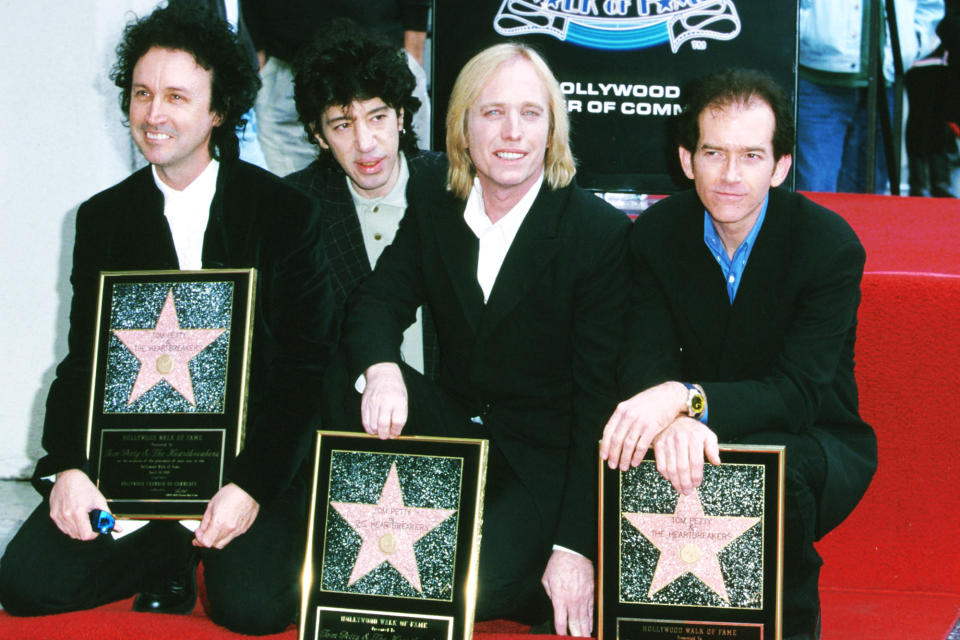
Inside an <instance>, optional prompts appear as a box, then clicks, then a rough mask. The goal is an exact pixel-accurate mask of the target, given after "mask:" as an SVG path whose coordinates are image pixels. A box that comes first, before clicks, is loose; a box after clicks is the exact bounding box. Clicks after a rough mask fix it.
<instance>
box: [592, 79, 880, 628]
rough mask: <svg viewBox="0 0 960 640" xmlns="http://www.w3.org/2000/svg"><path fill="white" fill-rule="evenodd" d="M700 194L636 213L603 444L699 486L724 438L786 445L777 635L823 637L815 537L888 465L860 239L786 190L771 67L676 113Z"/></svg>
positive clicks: (704, 89) (613, 461)
mask: <svg viewBox="0 0 960 640" xmlns="http://www.w3.org/2000/svg"><path fill="white" fill-rule="evenodd" d="M680 135H681V139H680V146H679V149H678V152H679V157H680V164H681V166H682V167H683V171H684V173H685V174H686V175H687V177H688V178H691V179H692V180H693V182H694V189H693V191H687V192H684V193H680V194H678V195H675V196H672V197H670V198H668V199H666V200H664V201H662V202H661V203H658V204H657V205H655V206H653V207H651V208H650V209H649V210H647V211H646V212H644V213H643V214H642V215H641V216H640V218H639V219H638V220H637V222H636V224H635V226H634V229H633V231H632V232H631V238H630V252H631V258H632V271H633V275H634V279H635V283H634V292H633V295H634V302H633V305H632V317H631V323H630V326H631V329H632V330H631V332H630V338H629V349H628V352H627V358H626V362H625V367H624V372H623V382H622V386H623V388H624V389H626V390H627V391H633V392H639V393H636V395H634V396H633V397H631V398H630V399H628V400H625V401H624V402H621V403H620V404H619V405H618V407H617V410H616V411H615V412H614V414H613V415H612V416H611V418H610V420H609V422H608V423H607V425H606V427H605V430H604V434H603V441H602V443H601V447H600V451H601V455H602V456H603V457H605V458H606V459H607V460H608V462H609V464H610V466H611V467H616V466H619V467H620V469H622V470H626V469H628V468H629V467H630V465H634V466H635V465H637V464H639V463H640V461H641V460H642V458H643V456H644V454H645V453H646V451H647V449H648V447H651V446H652V447H653V449H654V453H655V456H656V461H657V469H658V470H659V471H660V473H661V474H662V475H663V476H664V477H666V478H667V479H668V480H669V481H670V482H671V483H672V485H673V486H674V488H675V489H676V490H677V491H679V492H681V493H684V494H691V493H693V492H694V491H695V490H696V488H697V487H698V486H699V485H700V482H701V480H702V479H703V465H704V458H705V457H706V459H707V460H709V461H710V462H712V463H715V464H716V463H719V453H718V440H720V441H722V442H725V443H727V442H744V443H750V444H775V445H784V446H785V447H786V482H785V498H786V507H785V527H784V530H785V536H784V554H783V556H784V573H783V585H784V590H783V634H784V637H785V638H791V639H792V638H796V639H798V640H799V639H809V638H815V637H818V636H819V594H818V591H817V583H818V578H819V575H820V565H821V560H820V556H819V555H817V551H816V549H815V548H814V546H813V542H814V540H817V539H819V538H820V537H822V536H823V535H824V534H826V533H827V532H828V531H830V529H832V528H833V527H835V526H836V525H837V524H839V523H840V522H841V521H842V520H843V518H845V517H846V516H847V514H848V513H849V512H850V511H851V510H852V509H853V507H854V506H855V505H856V504H857V502H858V501H859V500H860V497H861V496H862V495H863V493H864V491H865V490H866V488H867V484H868V483H869V482H870V478H871V477H872V475H873V472H874V470H875V469H876V464H877V448H876V447H877V441H876V436H875V435H874V433H873V430H872V429H871V428H870V426H869V425H867V424H866V423H864V422H863V420H862V419H861V418H860V415H859V412H858V409H857V386H856V380H855V379H854V375H853V351H854V343H855V340H856V325H857V305H858V304H859V302H860V277H861V275H862V272H863V264H864V259H865V255H864V251H863V247H862V246H861V244H860V241H859V240H858V239H857V237H856V235H855V234H854V233H853V230H851V229H850V227H849V225H847V223H846V222H845V221H844V220H843V219H841V218H840V217H839V216H837V215H836V214H834V213H832V212H830V211H827V210H826V209H824V208H822V207H820V206H818V205H816V204H814V203H812V202H810V201H809V200H807V199H806V198H804V197H803V196H800V195H797V194H794V193H789V192H787V191H783V190H780V189H777V188H776V187H778V186H779V185H780V184H781V183H783V181H784V179H785V178H786V177H787V173H788V171H789V169H790V162H791V155H790V153H791V150H792V148H793V137H794V129H793V119H792V115H791V111H790V108H789V106H788V103H787V101H786V98H785V97H784V95H783V93H782V91H781V90H780V89H779V88H778V87H777V86H776V84H775V83H774V82H773V81H772V80H770V78H768V77H767V76H764V75H762V74H759V73H756V72H751V71H742V70H735V71H726V72H722V73H718V74H716V75H713V76H710V77H708V78H706V79H705V80H704V81H703V82H702V84H701V85H700V87H699V88H698V89H697V90H696V91H695V92H694V93H693V97H692V98H691V99H690V103H689V105H688V106H687V108H686V109H685V110H684V113H683V116H682V119H681V122H680Z"/></svg>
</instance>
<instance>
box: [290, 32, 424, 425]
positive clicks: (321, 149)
mask: <svg viewBox="0 0 960 640" xmlns="http://www.w3.org/2000/svg"><path fill="white" fill-rule="evenodd" d="M415 83H416V80H415V79H414V77H413V74H412V73H411V72H410V69H409V68H408V66H407V61H406V57H405V55H404V54H403V53H402V52H401V51H399V50H397V48H396V47H395V46H394V45H393V44H392V43H390V42H389V41H387V40H385V39H384V38H382V37H381V36H378V35H375V34H374V33H373V32H369V31H366V30H362V29H360V28H358V27H357V26H356V25H354V24H353V23H352V22H351V21H349V20H335V21H334V22H333V23H332V24H331V25H330V26H329V27H328V28H327V29H325V30H323V31H321V32H320V33H319V34H318V35H317V38H316V40H315V41H314V44H313V45H312V46H310V47H308V48H307V49H305V50H304V51H303V52H302V55H301V57H300V60H299V62H298V64H297V75H296V77H295V79H294V97H295V99H296V106H297V112H298V114H299V117H300V120H301V122H303V123H304V129H305V130H306V132H307V137H308V139H309V140H310V141H311V142H312V143H313V144H314V145H316V148H317V159H316V160H314V161H313V163H312V164H310V166H308V167H307V168H306V169H303V170H302V171H298V172H296V173H292V174H290V175H289V176H287V179H288V180H289V181H291V182H293V183H294V184H296V185H297V186H299V187H301V188H303V189H304V190H306V191H307V192H308V193H309V194H310V195H312V196H313V197H314V198H316V199H317V201H318V204H319V211H320V215H321V217H322V218H323V222H324V227H325V231H326V253H327V257H328V258H329V260H330V270H331V275H332V277H333V284H334V293H335V295H336V299H337V307H338V309H339V310H340V311H341V312H342V311H343V308H344V305H345V304H346V300H347V298H348V297H349V296H350V294H351V293H352V292H353V291H354V289H356V287H357V286H358V285H359V284H360V283H361V282H363V281H364V280H365V279H366V278H367V277H368V276H369V275H370V273H371V272H372V270H373V267H374V266H375V265H376V262H377V259H378V258H379V257H380V254H381V253H382V252H383V250H384V249H385V248H386V247H387V246H388V245H389V244H390V243H391V242H392V241H393V238H394V235H395V234H396V232H397V227H398V226H399V224H400V219H401V218H402V217H403V214H404V212H405V211H406V208H407V199H408V194H409V193H410V192H411V191H412V190H415V189H417V188H419V187H422V185H421V184H419V183H420V182H421V180H423V179H424V177H425V176H426V175H427V174H429V173H430V172H431V171H430V169H431V168H434V167H438V166H440V165H441V164H442V158H441V157H440V154H438V153H433V152H430V151H421V150H420V149H418V147H417V135H416V133H414V131H413V127H412V126H411V122H412V121H413V117H414V115H415V114H416V112H417V110H418V108H419V106H420V101H419V100H418V99H417V98H415V97H413V96H412V95H411V94H412V91H413V87H414V85H415ZM433 173H436V171H433ZM421 318H422V319H421ZM401 349H402V353H403V359H404V362H406V363H407V364H408V365H410V366H412V367H413V368H414V369H416V370H417V371H420V372H421V373H425V374H426V375H427V376H428V377H430V378H434V377H436V372H437V358H438V354H437V345H436V334H435V333H434V331H433V330H432V324H431V322H430V317H429V314H427V315H426V317H423V316H422V315H420V314H418V319H417V321H416V322H414V323H413V325H411V326H410V327H409V328H407V330H406V331H405V332H404V340H403V344H402V347H401ZM331 374H334V375H335V372H333V371H331ZM330 386H331V384H330V383H328V384H327V388H330ZM340 386H342V385H340ZM326 417H328V418H329V417H331V416H326Z"/></svg>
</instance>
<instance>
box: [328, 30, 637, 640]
mask: <svg viewBox="0 0 960 640" xmlns="http://www.w3.org/2000/svg"><path fill="white" fill-rule="evenodd" d="M447 154H448V157H449V169H448V170H447V172H446V176H445V178H446V179H443V178H444V176H443V175H442V174H441V177H440V179H437V180H431V181H428V182H426V183H425V184H426V186H425V188H422V189H417V190H415V191H413V192H411V193H410V194H409V198H410V207H409V209H408V211H407V215H406V217H405V218H404V220H403V222H402V223H401V225H400V229H399V231H398V232H397V237H396V240H395V241H394V243H393V244H392V245H391V246H390V247H388V248H387V250H386V251H384V253H383V256H382V257H381V259H380V261H379V262H378V263H377V267H376V269H375V270H374V273H373V275H372V276H371V277H370V279H369V280H367V281H366V282H365V283H364V284H362V285H361V286H360V288H359V289H358V291H357V294H356V296H355V298H354V299H353V300H352V301H351V305H350V308H349V309H348V314H347V319H346V323H345V325H344V344H345V347H346V351H347V356H348V360H349V364H350V369H351V372H352V373H353V374H354V375H358V374H361V373H364V374H365V379H366V388H365V390H364V392H363V396H362V399H361V411H360V415H359V416H356V418H358V419H359V421H360V422H361V423H362V426H363V428H364V429H365V430H366V431H367V432H368V433H371V434H377V435H379V436H380V437H382V438H391V437H396V436H398V435H400V434H401V433H404V434H410V433H413V434H429V435H446V436H459V437H476V438H487V439H489V440H490V443H491V448H490V460H489V464H488V470H487V484H486V494H485V501H484V513H483V545H482V547H481V556H480V570H479V588H478V592H477V616H478V618H479V619H484V618H500V617H510V618H516V619H526V620H527V621H529V622H538V623H539V622H543V621H546V620H547V619H548V618H551V617H552V621H553V625H554V627H555V629H556V631H557V633H560V634H567V633H569V634H572V635H582V636H589V635H590V632H591V630H592V624H593V605H594V602H593V595H594V569H593V563H592V561H591V560H590V558H591V557H593V556H594V555H595V552H596V529H597V527H596V512H597V509H596V483H595V482H594V481H593V480H592V479H594V478H596V442H597V440H598V438H599V436H600V430H601V427H602V425H603V421H604V420H605V418H606V416H607V415H609V412H610V411H612V410H613V406H614V404H615V400H614V398H615V394H616V385H615V377H614V371H615V365H616V360H617V353H618V349H619V348H620V346H621V340H622V336H623V314H624V312H625V309H626V296H627V281H626V269H625V263H624V260H625V251H624V241H625V238H626V233H627V231H628V229H629V222H628V220H627V218H626V217H625V216H623V214H621V213H620V212H618V211H617V210H615V209H613V208H612V207H610V206H608V205H606V204H605V203H603V202H602V201H601V200H599V199H598V198H596V197H594V196H593V195H591V194H589V193H587V192H585V191H583V190H582V189H580V188H578V187H577V186H576V185H575V184H573V176H574V172H575V168H574V162H573V156H572V154H571V152H570V147H569V125H568V121H567V115H566V107H565V105H564V102H563V95H562V93H561V92H560V88H559V86H558V84H557V81H556V79H555V78H554V76H553V74H552V73H551V71H550V69H549V68H548V67H547V65H546V63H545V62H544V61H543V59H542V58H541V57H540V56H539V55H537V54H536V53H535V52H534V51H532V50H530V49H528V48H526V47H524V46H522V45H517V44H502V45H497V46H495V47H491V48H490V49H487V50H485V51H482V52H481V53H479V54H477V55H476V56H475V57H474V58H472V59H471V60H470V61H469V62H467V64H466V65H465V66H464V68H463V69H462V70H461V72H460V75H459V77H458V78H457V81H456V83H455V85H454V89H453V93H452V95H451V100H450V106H449V109H448V113H447ZM419 305H425V306H426V308H428V309H429V310H430V311H431V312H432V313H433V318H434V320H435V322H436V326H437V335H438V337H439V343H440V355H441V358H440V363H441V366H440V374H439V378H438V382H437V384H430V383H428V382H427V381H426V380H424V379H423V377H421V376H418V375H415V374H413V373H411V372H410V371H409V370H408V369H401V368H400V367H399V366H398V365H399V363H400V357H399V350H398V346H399V343H400V332H401V331H402V329H403V327H405V326H406V324H407V323H409V321H410V319H411V318H412V317H413V313H414V310H415V309H416V308H417V307H418V306H419ZM551 605H552V606H551ZM551 610H552V616H551Z"/></svg>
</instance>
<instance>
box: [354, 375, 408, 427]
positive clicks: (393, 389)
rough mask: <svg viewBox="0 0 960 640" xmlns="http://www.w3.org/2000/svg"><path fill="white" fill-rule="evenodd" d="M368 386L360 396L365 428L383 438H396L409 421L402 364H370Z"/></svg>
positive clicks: (361, 418)
mask: <svg viewBox="0 0 960 640" xmlns="http://www.w3.org/2000/svg"><path fill="white" fill-rule="evenodd" d="M365 375H366V377H367V387H366V388H365V389H364V390H363V398H361V399H360V420H361V421H362V422H363V429H364V431H366V432H367V433H369V434H370V435H375V436H379V437H380V439H381V440H387V439H388V438H396V437H397V436H399V435H400V432H401V431H403V426H404V425H405V424H406V423H407V387H406V386H405V385H404V384H403V374H402V373H400V367H398V366H397V365H396V364H395V363H393V362H380V363H378V364H373V365H370V367H368V368H367V371H366V373H365Z"/></svg>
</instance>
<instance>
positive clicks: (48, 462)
mask: <svg viewBox="0 0 960 640" xmlns="http://www.w3.org/2000/svg"><path fill="white" fill-rule="evenodd" d="M203 266H204V268H247V267H255V268H256V269H257V289H256V307H255V321H254V330H253V350H252V357H251V364H250V367H251V368H250V386H249V396H248V407H247V421H246V439H245V444H244V448H243V451H242V452H241V454H240V456H239V457H238V458H237V459H236V461H235V463H234V464H233V465H232V467H231V468H230V469H228V472H227V481H229V482H235V483H236V484H237V485H239V486H240V487H242V488H243V489H244V490H245V491H246V492H247V493H249V494H250V495H251V496H252V497H253V498H254V499H255V500H257V501H258V502H259V503H261V504H264V503H267V502H269V501H270V500H271V499H273V498H274V497H276V496H277V495H278V494H279V493H280V492H282V491H283V490H284V489H285V488H286V487H287V486H288V485H289V483H290V481H291V479H292V478H293V476H294V474H295V473H296V472H297V470H298V468H299V467H300V464H301V462H302V461H303V460H304V459H305V456H306V453H307V451H308V450H309V448H310V446H311V443H312V433H313V431H312V430H313V429H314V428H315V423H314V420H315V418H316V413H317V407H316V402H317V397H318V394H317V390H318V389H319V386H320V378H321V376H322V374H323V371H324V369H325V366H326V363H327V360H328V358H329V356H330V352H331V350H332V349H333V347H334V345H335V344H336V339H337V334H336V331H337V326H336V322H335V318H336V314H335V308H336V303H335V301H334V296H333V289H332V286H331V283H330V277H329V267H328V263H327V260H326V257H325V255H324V247H323V241H322V238H321V221H320V218H319V217H318V215H317V213H316V211H315V209H314V204H313V202H312V201H311V200H310V198H308V197H307V196H306V195H304V194H303V193H302V192H300V191H299V190H297V189H295V188H293V187H291V186H290V185H288V184H286V183H284V182H283V181H282V180H280V179H279V178H277V177H276V176H274V175H273V174H271V173H268V172H266V171H264V170H262V169H259V168H257V167H254V166H253V165H249V164H246V163H244V162H241V161H223V162H221V164H220V170H219V174H218V177H217V191H216V194H215V196H214V199H213V202H212V204H211V206H210V219H209V222H208V224H207V229H206V232H205V235H204V241H203ZM177 268H178V262H177V254H176V250H175V248H174V245H173V238H172V236H171V233H170V227H169V226H168V224H167V220H166V218H165V217H164V215H163V195H162V194H161V192H160V190H159V189H157V187H156V184H155V183H154V180H153V176H152V175H151V170H150V167H145V168H144V169H142V170H140V171H138V172H136V173H134V174H133V175H131V176H130V177H129V178H127V179H126V180H124V181H123V182H121V183H119V184H117V185H115V186H113V187H110V188H109V189H107V190H106V191H103V192H101V193H99V194H97V195H95V196H93V197H92V198H90V199H89V200H88V201H86V202H84V203H83V204H82V205H81V206H80V209H79V211H78V212H77V232H76V240H75V243H74V252H73V271H72V274H71V276H70V281H71V283H72V285H73V300H72V303H71V308H70V334H69V339H68V347H69V353H68V355H67V357H66V358H65V359H64V360H63V362H61V363H60V365H59V366H58V367H57V375H56V379H55V380H54V382H53V384H52V385H51V387H50V393H49V395H48V397H47V411H46V417H45V420H44V427H43V446H44V449H45V450H46V452H47V455H46V456H44V457H43V458H41V460H40V461H39V462H38V463H37V467H36V470H35V472H34V480H35V484H36V485H38V489H40V490H41V492H43V491H45V490H48V489H49V483H45V482H40V481H39V478H42V477H44V476H47V475H50V474H53V473H56V472H58V471H63V470H65V469H70V468H80V469H86V462H87V461H86V452H85V441H86V415H87V407H88V405H89V395H90V375H91V374H90V369H91V355H92V351H93V346H92V345H93V335H94V330H95V327H94V322H95V305H96V299H97V290H98V283H99V272H100V271H101V270H133V269H177Z"/></svg>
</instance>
